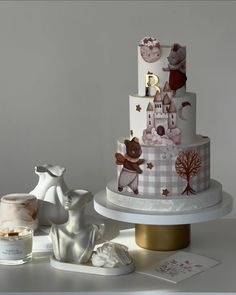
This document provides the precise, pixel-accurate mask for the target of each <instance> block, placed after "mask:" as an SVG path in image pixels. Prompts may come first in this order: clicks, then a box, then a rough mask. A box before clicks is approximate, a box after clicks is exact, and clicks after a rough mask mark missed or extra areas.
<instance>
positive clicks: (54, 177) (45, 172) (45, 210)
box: [30, 165, 68, 225]
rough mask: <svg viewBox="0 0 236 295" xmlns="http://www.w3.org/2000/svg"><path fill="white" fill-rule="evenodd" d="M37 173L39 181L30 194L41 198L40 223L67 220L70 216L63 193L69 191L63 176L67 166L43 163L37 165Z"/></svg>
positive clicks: (39, 202)
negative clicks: (65, 206) (65, 207)
mask: <svg viewBox="0 0 236 295" xmlns="http://www.w3.org/2000/svg"><path fill="white" fill-rule="evenodd" d="M35 173H36V174H37V175H38V176H39V181H38V184H37V185H36V187H35V188H34V189H33V190H32V191H31V192H30V194H31V195H34V196H36V197H37V199H38V200H39V201H38V210H39V224H40V225H51V224H52V222H54V223H63V222H65V221H66V220H67V218H68V212H67V211H66V210H65V209H64V207H63V194H65V193H66V192H67V191H68V187H67V185H66V184H65V181H64V178H63V175H64V173H65V168H63V167H61V166H58V165H56V166H53V165H42V166H36V167H35ZM58 187H59V188H60V189H59V190H57V188H58ZM58 191H59V194H58Z"/></svg>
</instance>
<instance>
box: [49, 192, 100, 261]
mask: <svg viewBox="0 0 236 295" xmlns="http://www.w3.org/2000/svg"><path fill="white" fill-rule="evenodd" d="M60 189H61V188H59V190H60ZM63 196H64V208H65V209H66V210H68V213H69V218H68V221H67V222H66V223H64V224H53V225H52V227H51V230H50V237H51V240H52V245H53V253H54V257H55V258H56V260H58V261H61V262H67V263H75V264H83V263H86V262H88V260H89V259H90V258H91V255H92V253H93V249H94V246H95V243H96V241H97V240H98V239H100V238H101V235H102V234H103V231H104V227H103V226H101V228H99V226H97V225H94V224H86V223H85V216H84V211H85V207H86V205H87V204H88V202H89V201H91V200H92V194H91V193H89V192H88V191H85V190H70V191H68V192H67V193H66V194H65V195H63Z"/></svg>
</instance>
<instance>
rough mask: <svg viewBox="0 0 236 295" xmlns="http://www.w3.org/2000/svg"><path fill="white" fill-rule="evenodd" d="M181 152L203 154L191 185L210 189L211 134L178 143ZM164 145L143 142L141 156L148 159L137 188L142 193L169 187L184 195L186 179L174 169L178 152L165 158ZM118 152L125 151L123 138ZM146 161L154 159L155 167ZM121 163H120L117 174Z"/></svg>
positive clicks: (197, 188)
mask: <svg viewBox="0 0 236 295" xmlns="http://www.w3.org/2000/svg"><path fill="white" fill-rule="evenodd" d="M176 147H177V149H178V152H180V151H184V150H189V149H191V150H194V151H196V152H197V153H198V154H199V156H200V158H201V168H200V170H199V172H198V174H197V175H196V176H194V177H193V178H191V180H190V185H191V187H192V188H193V189H194V190H195V191H196V192H201V191H203V190H205V189H207V188H208V187H209V185H210V140H209V138H201V140H200V141H199V142H198V143H197V144H194V145H188V146H184V147H183V146H182V147H181V146H176ZM164 150H165V147H163V146H145V145H142V155H141V158H142V159H144V160H145V163H144V164H143V165H141V166H140V168H141V169H142V170H143V172H142V174H139V177H138V189H139V193H140V194H150V195H162V192H163V189H167V190H168V191H169V194H168V196H170V195H173V196H174V195H181V193H182V192H183V191H184V189H185V187H186V184H187V182H186V180H185V179H183V178H182V177H180V176H178V175H177V173H176V170H175V161H176V158H177V156H178V155H177V153H178V152H177V153H176V155H175V156H169V157H167V158H166V159H165V158H163V151H164ZM118 152H119V153H121V154H123V155H124V154H125V153H126V148H125V145H124V143H123V142H120V141H118ZM147 163H152V165H153V168H152V169H149V168H148V167H147ZM121 169H122V165H118V177H119V174H120V171H121Z"/></svg>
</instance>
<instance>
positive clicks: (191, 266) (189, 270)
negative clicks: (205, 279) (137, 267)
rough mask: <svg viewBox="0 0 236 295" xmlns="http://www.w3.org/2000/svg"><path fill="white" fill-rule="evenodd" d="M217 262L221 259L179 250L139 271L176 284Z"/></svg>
mask: <svg viewBox="0 0 236 295" xmlns="http://www.w3.org/2000/svg"><path fill="white" fill-rule="evenodd" d="M217 264H219V261H216V260H214V259H211V258H209V257H205V256H201V255H197V254H193V253H188V252H183V251H179V252H177V253H176V254H174V255H171V256H169V257H168V258H166V259H164V260H162V261H160V262H159V263H158V264H157V265H155V266H152V268H150V269H146V270H145V271H142V272H139V271H137V272H139V273H142V274H146V275H150V276H155V277H157V278H160V279H163V280H166V281H169V282H171V283H175V284H176V283H178V282H180V281H182V280H185V279H187V278H190V277H191V276H193V275H196V274H197V273H200V272H203V271H205V270H207V269H209V268H211V267H213V266H215V265H217Z"/></svg>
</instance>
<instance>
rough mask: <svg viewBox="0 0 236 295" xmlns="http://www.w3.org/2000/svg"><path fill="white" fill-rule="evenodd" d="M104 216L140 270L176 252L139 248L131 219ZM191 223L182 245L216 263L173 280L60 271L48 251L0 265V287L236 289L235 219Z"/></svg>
mask: <svg viewBox="0 0 236 295" xmlns="http://www.w3.org/2000/svg"><path fill="white" fill-rule="evenodd" d="M106 222H107V234H106V236H107V238H109V239H111V238H113V240H114V241H115V242H119V243H123V244H125V245H127V246H128V247H129V249H130V253H131V254H132V255H133V257H134V260H135V264H136V269H137V270H143V269H145V268H146V267H147V266H151V265H153V264H156V263H157V262H158V261H159V260H160V259H163V258H165V257H167V256H169V255H171V254H173V253H175V252H174V251H173V252H160V251H159V252H158V251H150V250H145V249H142V248H140V247H138V246H137V245H136V244H135V241H134V229H133V228H131V226H132V225H130V224H127V223H119V222H114V221H110V220H107V221H106ZM119 229H120V233H119ZM191 229H192V238H191V245H190V246H189V247H188V248H185V249H184V251H189V252H192V253H197V254H200V255H205V256H209V257H212V258H214V259H216V260H219V261H220V262H221V264H220V265H218V266H216V267H214V268H211V269H209V270H207V271H206V272H203V273H200V274H197V275H196V276H193V277H191V278H189V279H186V280H185V281H182V282H180V283H178V284H172V283H169V282H166V281H163V280H160V279H157V278H154V277H149V276H146V275H142V274H138V273H136V272H134V273H131V274H128V275H123V276H114V277H105V276H97V275H86V274H81V273H73V272H65V271H60V270H57V269H54V268H52V267H51V266H50V264H49V259H50V256H49V254H43V253H37V254H36V253H35V254H34V257H33V261H32V262H31V263H28V264H25V265H21V266H0V293H4V294H7V293H11V294H14V293H17V294H19V293H27V294H32V293H34V294H50V295H53V294H59V293H61V294H62V293H63V294H73V293H74V294H87V295H89V294H162V293H165V294H173V293H176V292H181V293H184V294H191V293H194V294H195V295H196V294H198V293H201V294H205V293H207V294H209V293H211V294H213V293H214V294H217V295H219V294H230V293H233V294H236V219H219V220H215V221H210V222H205V223H198V224H193V225H192V226H191ZM118 233H119V234H118ZM117 234H118V236H116V235H117ZM115 236H116V237H115Z"/></svg>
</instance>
